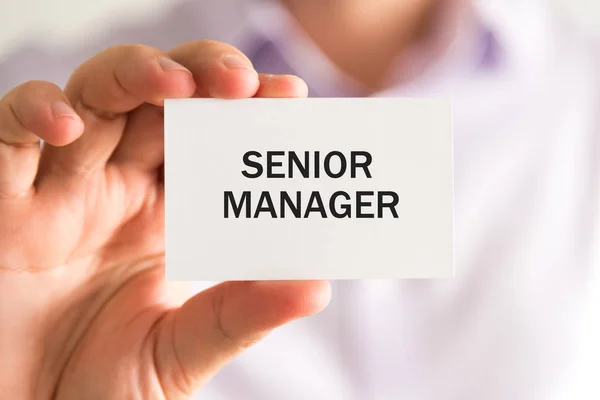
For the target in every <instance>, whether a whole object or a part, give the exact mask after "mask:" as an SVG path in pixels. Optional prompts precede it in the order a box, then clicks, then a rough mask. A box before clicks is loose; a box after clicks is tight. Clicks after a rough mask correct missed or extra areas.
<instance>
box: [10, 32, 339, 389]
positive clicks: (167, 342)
mask: <svg viewBox="0 0 600 400" xmlns="http://www.w3.org/2000/svg"><path fill="white" fill-rule="evenodd" d="M306 95H307V88H306V85H305V84H304V82H303V81H302V80H301V79H299V78H297V77H293V76H265V75H258V74H257V73H256V72H255V71H254V69H253V68H252V66H251V64H250V62H249V60H248V59H247V58H246V57H245V56H244V55H243V54H241V53H240V52H239V51H238V50H237V49H235V48H233V47H231V46H229V45H227V44H223V43H217V42H210V41H197V42H191V43H186V44H183V45H181V46H179V47H177V48H175V49H173V50H171V51H170V52H168V53H166V54H163V53H162V52H161V51H159V50H157V49H153V48H149V47H144V46H137V45H132V46H118V47H114V48H110V49H108V50H106V51H103V52H102V53H99V54H98V55H96V56H95V57H93V58H92V59H90V60H88V61H87V62H85V63H84V64H83V65H81V66H80V67H79V68H77V69H76V70H75V71H74V72H73V74H72V76H71V78H70V80H69V82H68V83H67V85H66V87H65V89H64V91H63V90H61V89H60V88H59V87H57V86H56V85H54V84H52V83H49V82H42V81H34V82H28V83H25V84H23V85H21V86H18V87H16V88H14V89H13V90H12V91H10V92H9V93H7V94H6V95H5V96H4V97H3V98H2V99H1V100H0V249H1V251H0V393H1V395H0V396H1V397H2V398H3V399H19V400H29V399H35V400H38V399H39V400H46V399H60V400H63V399H86V400H94V399H138V398H139V399H142V398H143V399H187V398H189V397H190V396H191V395H192V394H193V392H194V391H195V390H196V389H198V388H199V387H201V386H202V384H204V383H205V382H206V381H207V380H208V379H210V377H211V376H212V375H213V374H214V373H215V372H216V371H218V369H219V368H221V367H222V366H223V365H224V364H225V363H227V362H228V361H229V360H230V359H231V358H232V357H234V356H236V355H237V354H239V353H240V352H241V351H243V350H244V349H245V348H247V347H248V346H250V345H252V344H253V343H255V342H256V341H258V340H260V339H261V338H263V337H264V336H265V335H266V334H267V333H268V332H269V331H271V330H272V329H274V328H276V327H278V326H280V325H282V324H285V323H286V322H288V321H291V320H294V319H296V318H300V317H303V316H307V315H311V314H314V313H317V312H319V311H320V310H322V309H323V308H324V307H325V306H326V304H327V303H328V301H329V297H330V288H329V284H328V283H327V282H323V281H301V282H227V283H223V284H220V285H217V286H215V287H213V288H210V289H208V290H206V291H204V292H201V293H199V294H197V295H195V296H193V297H191V298H190V299H186V298H185V296H182V293H181V291H180V290H179V289H178V288H174V290H171V289H173V288H171V287H170V284H167V283H166V282H165V280H164V250H165V248H164V186H163V181H162V174H161V171H162V166H163V162H164V148H163V116H162V107H161V106H162V104H163V101H164V99H165V98H187V97H218V98H227V99H231V98H248V97H304V96H306ZM241 134H243V132H242V133H241ZM40 139H42V140H43V141H44V142H45V143H44V146H43V147H42V148H40V146H39V140H40ZM191 184H192V183H191V182H190V185H191Z"/></svg>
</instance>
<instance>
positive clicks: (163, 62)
mask: <svg viewBox="0 0 600 400" xmlns="http://www.w3.org/2000/svg"><path fill="white" fill-rule="evenodd" d="M158 63H159V64H160V67H161V68H162V69H163V71H165V72H169V71H184V72H187V73H188V74H190V75H191V72H190V70H189V69H187V68H186V67H184V66H183V65H181V64H179V63H178V62H175V61H173V60H171V59H170V58H166V57H161V58H160V59H159V60H158Z"/></svg>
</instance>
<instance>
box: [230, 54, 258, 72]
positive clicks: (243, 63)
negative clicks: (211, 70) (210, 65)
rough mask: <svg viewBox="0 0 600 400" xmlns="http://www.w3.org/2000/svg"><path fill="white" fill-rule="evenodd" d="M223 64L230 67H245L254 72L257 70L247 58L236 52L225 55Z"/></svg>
mask: <svg viewBox="0 0 600 400" xmlns="http://www.w3.org/2000/svg"><path fill="white" fill-rule="evenodd" d="M223 65H225V66H226V67H227V68H230V69H235V68H243V69H247V70H249V71H252V72H256V71H254V68H253V67H252V65H251V64H250V63H249V62H248V61H247V60H245V59H243V58H242V57H240V56H238V55H235V54H228V55H226V56H225V57H223Z"/></svg>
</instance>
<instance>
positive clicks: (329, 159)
mask: <svg viewBox="0 0 600 400" xmlns="http://www.w3.org/2000/svg"><path fill="white" fill-rule="evenodd" d="M242 160H243V163H244V165H245V166H246V167H247V168H246V169H244V170H242V171H241V173H242V175H243V176H244V177H246V178H248V179H258V178H261V177H263V178H265V179H285V178H305V179H308V178H311V179H319V178H330V179H339V178H341V177H343V176H345V175H348V176H349V177H350V178H352V179H356V178H359V177H360V178H365V179H370V178H371V177H372V175H371V171H370V170H369V167H370V165H371V163H372V162H373V157H372V156H371V154H370V153H368V152H366V151H352V152H350V154H349V156H348V157H347V156H346V155H345V154H344V153H342V152H340V151H331V152H328V153H326V154H321V152H319V151H312V152H309V151H305V152H304V154H303V155H302V156H300V155H299V154H297V153H296V152H294V151H289V152H284V151H268V152H266V156H265V157H264V159H263V155H262V153H260V152H258V151H248V152H246V153H245V154H244V156H243V157H242ZM262 161H264V163H263V162H262ZM399 201H400V199H399V197H398V194H397V193H396V192H393V191H368V190H364V191H355V192H353V193H352V194H350V193H348V191H343V190H338V191H336V192H333V193H331V194H322V193H321V192H318V191H311V192H301V191H296V192H294V193H288V192H286V191H278V192H273V193H271V192H269V191H262V192H260V193H259V194H256V193H253V192H251V191H242V192H241V194H238V195H237V196H236V194H235V193H234V192H233V191H225V192H224V217H225V218H259V217H261V216H266V217H270V218H288V217H290V218H309V217H311V216H313V215H314V216H317V217H320V218H328V217H330V216H331V217H333V218H384V217H385V216H391V217H393V218H398V211H397V209H396V208H397V206H398V203H399Z"/></svg>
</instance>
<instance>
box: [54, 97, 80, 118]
mask: <svg viewBox="0 0 600 400" xmlns="http://www.w3.org/2000/svg"><path fill="white" fill-rule="evenodd" d="M50 109H51V110H52V116H53V117H54V118H72V119H79V115H77V113H76V112H75V110H73V109H72V108H71V107H70V106H69V105H68V104H67V103H65V102H64V101H57V102H54V103H52V105H51V106H50Z"/></svg>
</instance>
